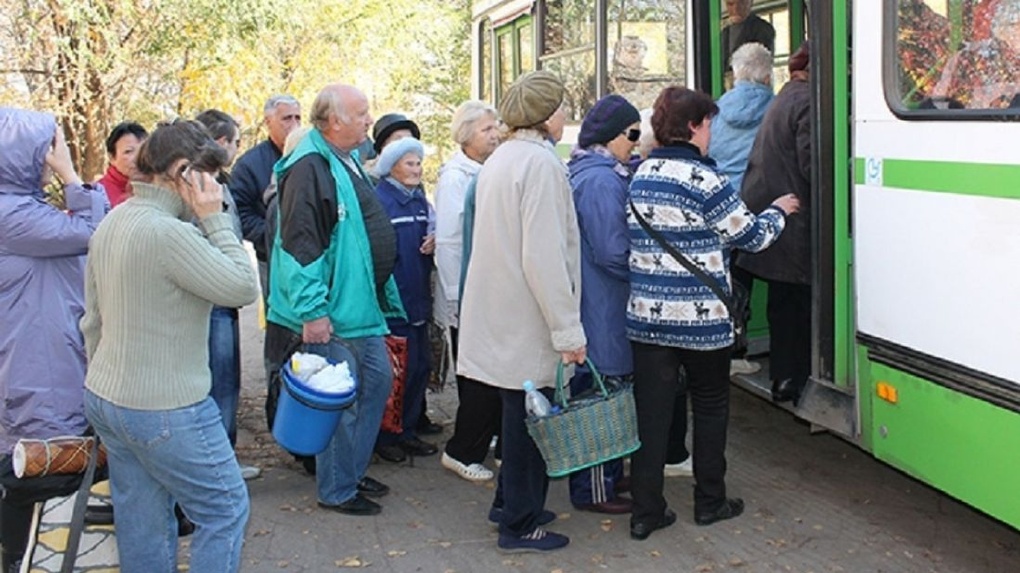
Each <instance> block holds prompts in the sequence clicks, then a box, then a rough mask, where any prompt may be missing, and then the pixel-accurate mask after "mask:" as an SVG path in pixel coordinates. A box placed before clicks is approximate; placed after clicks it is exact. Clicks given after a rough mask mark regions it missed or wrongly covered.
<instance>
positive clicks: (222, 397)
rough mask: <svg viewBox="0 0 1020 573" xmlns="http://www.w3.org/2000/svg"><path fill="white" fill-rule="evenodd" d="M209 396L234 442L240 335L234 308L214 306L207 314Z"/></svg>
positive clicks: (239, 379) (238, 392)
mask: <svg viewBox="0 0 1020 573" xmlns="http://www.w3.org/2000/svg"><path fill="white" fill-rule="evenodd" d="M209 371H210V372H211V373H212V387H211V388H210V389H209V396H210V397H211V398H212V399H213V401H214V402H216V406H218V407H219V409H220V416H221V417H222V418H223V427H224V428H226V430H227V437H228V438H229V439H230V445H234V444H236V443H237V402H238V398H239V396H240V394H241V337H240V334H239V333H238V328H237V309H236V308H224V307H222V306H214V307H213V309H212V313H211V314H210V315H209Z"/></svg>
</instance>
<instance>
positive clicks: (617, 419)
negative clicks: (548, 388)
mask: <svg viewBox="0 0 1020 573" xmlns="http://www.w3.org/2000/svg"><path fill="white" fill-rule="evenodd" d="M587 364H588V368H589V369H591V373H592V378H593V379H594V381H595V389H596V392H595V394H594V396H591V397H587V398H583V399H575V400H571V401H567V393H566V390H565V389H564V382H563V364H560V366H559V369H558V370H557V371H556V395H555V398H554V402H553V403H554V404H558V405H559V406H560V408H561V411H560V412H558V413H555V414H551V415H549V416H545V417H542V418H535V417H528V419H526V420H525V421H524V423H525V425H526V426H527V428H528V433H529V434H530V435H531V438H532V439H533V440H535V445H537V446H538V451H539V452H541V453H542V458H544V459H545V465H546V473H547V474H549V477H562V476H565V475H568V474H570V473H573V472H576V471H578V470H582V469H584V468H588V467H591V466H594V465H598V464H601V463H604V462H607V461H609V460H612V459H616V458H620V457H623V456H626V455H629V454H631V453H633V452H634V451H635V450H637V449H638V448H639V447H641V442H640V441H639V440H638V429H637V412H636V411H635V409H634V390H633V388H632V387H631V385H629V384H628V385H626V386H624V387H622V388H620V389H617V390H614V391H613V392H608V391H607V390H606V385H605V382H604V381H603V380H602V375H601V374H599V373H598V371H597V370H596V369H595V366H594V365H593V364H592V363H591V361H588V363H587Z"/></svg>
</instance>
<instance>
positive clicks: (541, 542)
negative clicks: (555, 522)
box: [497, 527, 570, 553]
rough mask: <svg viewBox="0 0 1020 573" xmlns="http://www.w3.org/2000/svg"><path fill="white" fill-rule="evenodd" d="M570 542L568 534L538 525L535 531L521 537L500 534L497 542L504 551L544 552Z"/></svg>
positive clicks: (559, 547) (564, 545)
mask: <svg viewBox="0 0 1020 573" xmlns="http://www.w3.org/2000/svg"><path fill="white" fill-rule="evenodd" d="M568 543H570V538H569V537H567V536H566V535H561V534H559V533H553V532H551V531H546V530H544V529H542V528H541V527H536V528H535V530H534V531H532V532H531V533H529V534H527V535H524V536H521V537H513V536H510V535H503V534H500V535H499V541H498V543H497V544H498V546H499V550H500V551H502V552H503V553H542V552H544V551H553V550H555V549H561V548H563V547H566V546H567V544H568Z"/></svg>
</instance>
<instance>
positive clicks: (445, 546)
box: [439, 541, 453, 549]
mask: <svg viewBox="0 0 1020 573" xmlns="http://www.w3.org/2000/svg"><path fill="white" fill-rule="evenodd" d="M451 545H453V544H452V543H450V542H449V541H440V542H439V546H440V547H442V548H443V549H449V548H450V546H451Z"/></svg>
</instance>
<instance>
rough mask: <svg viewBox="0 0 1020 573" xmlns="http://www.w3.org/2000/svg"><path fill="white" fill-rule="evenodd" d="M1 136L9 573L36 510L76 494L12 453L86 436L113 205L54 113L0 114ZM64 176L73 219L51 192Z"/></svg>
mask: <svg viewBox="0 0 1020 573" xmlns="http://www.w3.org/2000/svg"><path fill="white" fill-rule="evenodd" d="M0 134H2V135H0V147H2V148H3V150H4V151H3V153H0V325H3V327H2V328H0V393H2V396H3V400H2V401H0V485H2V486H3V489H4V492H5V494H4V495H3V498H2V500H0V538H2V540H3V571H4V572H7V571H13V570H17V563H18V561H20V560H21V558H22V555H23V554H24V551H25V544H26V543H27V542H28V533H29V526H30V523H31V520H32V506H33V504H34V503H35V502H36V501H40V500H41V499H45V498H46V497H50V496H53V495H67V494H68V493H70V492H71V491H73V490H74V488H75V485H73V484H68V483H66V482H67V481H68V480H66V479H64V478H65V477H66V476H53V477H40V478H26V479H18V478H16V477H15V476H14V470H13V468H12V467H11V453H12V449H13V448H14V444H16V443H17V441H18V440H19V439H21V438H36V439H46V438H53V437H56V436H67V435H72V436H75V435H81V434H82V433H83V432H84V431H85V426H86V422H85V412H84V406H83V404H82V400H83V391H82V383H83V382H84V380H85V356H84V350H83V348H84V345H83V341H82V337H81V332H80V331H79V330H78V320H79V319H80V318H81V313H82V308H83V306H84V289H83V288H82V285H83V284H84V274H85V256H84V255H85V253H86V252H87V251H88V245H89V238H90V237H92V233H93V232H94V231H95V229H96V227H97V226H98V225H99V222H100V220H102V218H103V217H104V216H105V215H106V212H107V211H109V209H110V204H109V202H108V201H107V198H106V193H105V192H104V191H103V188H102V187H92V186H89V185H83V184H82V182H81V178H79V177H78V174H77V173H76V172H75V170H74V165H73V164H72V162H71V153H70V151H68V148H67V143H65V141H64V133H63V130H61V129H60V128H59V127H58V126H57V123H56V120H55V119H54V117H53V116H52V115H50V114H46V113H38V112H33V111H24V110H18V109H10V108H0ZM54 174H56V176H57V178H58V179H59V180H60V182H61V183H62V184H63V189H64V201H65V204H66V206H67V211H66V212H65V211H62V210H60V209H58V208H56V207H54V206H53V205H51V204H50V203H48V202H47V201H46V195H45V193H44V192H43V189H44V188H46V187H47V186H48V185H49V184H50V182H51V180H52V178H53V175H54ZM72 481H73V480H72ZM79 482H80V480H79Z"/></svg>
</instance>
